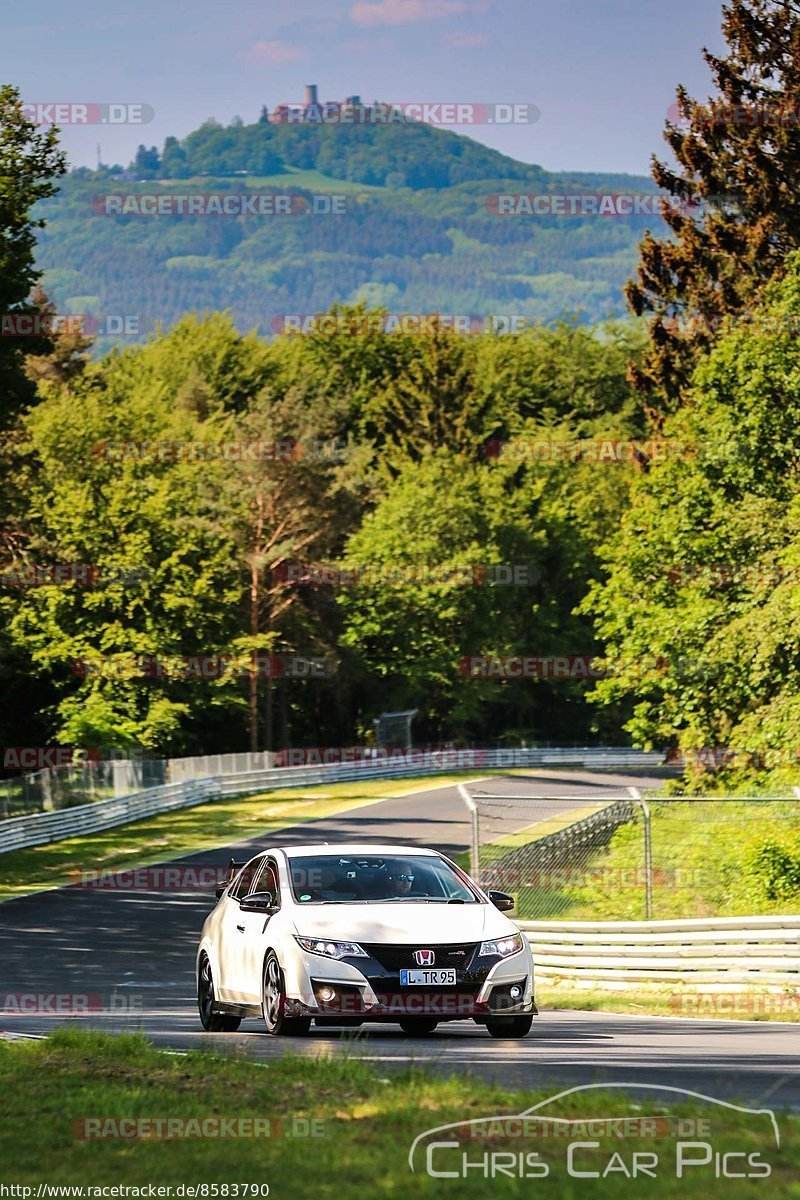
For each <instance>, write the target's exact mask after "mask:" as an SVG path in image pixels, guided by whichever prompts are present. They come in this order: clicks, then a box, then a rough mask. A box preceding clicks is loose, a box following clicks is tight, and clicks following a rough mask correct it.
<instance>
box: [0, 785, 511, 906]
mask: <svg viewBox="0 0 800 1200" xmlns="http://www.w3.org/2000/svg"><path fill="white" fill-rule="evenodd" d="M495 774H499V772H495ZM483 777H484V776H481V778H483ZM474 778H475V772H474V771H473V772H469V771H463V772H456V773H454V774H452V775H436V776H420V777H419V778H414V779H365V780H358V781H352V782H349V783H335V784H327V785H325V786H323V787H310V788H284V789H283V790H280V791H271V792H267V793H262V794H261V795H258V796H240V797H238V798H235V799H233V798H232V799H226V800H214V801H211V802H209V803H208V804H200V805H198V806H197V807H196V808H182V809H178V810H176V811H175V812H170V813H162V814H161V815H159V816H156V817H148V818H146V819H145V820H143V821H134V822H132V823H131V824H129V825H118V826H117V827H116V828H114V829H107V830H105V831H103V832H100V833H92V834H87V835H86V836H85V837H76V838H69V839H67V840H65V841H62V842H52V843H50V844H48V845H44V846H30V847H28V848H27V849H25V850H13V851H11V852H9V853H8V854H1V855H0V901H2V900H9V899H12V898H13V897H14V896H22V895H26V894H27V893H29V892H38V891H42V890H43V889H46V888H52V887H59V886H62V885H64V884H66V883H69V881H70V872H72V873H73V874H74V873H76V872H79V871H81V870H83V869H89V868H91V869H92V870H101V871H111V870H122V869H126V870H128V869H133V868H135V867H146V866H152V865H154V864H156V863H162V862H166V861H169V860H170V859H174V858H178V857H179V856H181V855H184V854H192V853H196V852H197V851H200V850H213V849H215V848H216V847H218V846H219V847H224V846H228V845H230V844H231V843H232V842H240V841H244V840H245V839H247V838H253V837H256V836H258V835H260V834H263V833H270V832H273V831H275V830H278V829H285V828H286V826H287V825H296V824H299V823H300V822H303V821H318V820H320V819H321V818H323V817H330V816H334V815H335V814H336V813H339V812H343V811H344V810H345V809H348V808H358V807H360V806H361V805H364V804H371V803H372V802H373V801H375V800H381V799H388V798H389V797H391V796H402V795H407V794H409V793H412V792H417V791H420V792H421V791H427V790H430V789H432V788H439V787H447V786H448V785H449V784H453V783H462V782H464V781H465V780H467V779H474Z"/></svg>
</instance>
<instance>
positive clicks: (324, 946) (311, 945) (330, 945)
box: [296, 937, 369, 958]
mask: <svg viewBox="0 0 800 1200" xmlns="http://www.w3.org/2000/svg"><path fill="white" fill-rule="evenodd" d="M296 940H297V942H298V943H299V945H301V946H302V947H303V949H304V950H308V951H309V952H310V953H311V954H321V955H323V957H324V958H369V955H368V954H367V952H366V950H362V949H361V947H360V946H359V945H358V943H357V942H329V941H326V940H325V939H324V938H310V937H298V938H297V939H296Z"/></svg>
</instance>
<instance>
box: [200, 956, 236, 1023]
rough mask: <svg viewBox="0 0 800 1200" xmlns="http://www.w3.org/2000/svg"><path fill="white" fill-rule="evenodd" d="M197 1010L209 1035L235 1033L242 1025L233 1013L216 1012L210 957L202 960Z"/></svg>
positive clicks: (204, 957)
mask: <svg viewBox="0 0 800 1200" xmlns="http://www.w3.org/2000/svg"><path fill="white" fill-rule="evenodd" d="M197 1009H198V1012H199V1013H200V1024H201V1025H202V1026H203V1029H206V1030H208V1032H209V1033H235V1032H236V1030H237V1029H238V1028H239V1026H240V1025H241V1023H242V1018H241V1017H236V1016H234V1015H233V1013H221V1012H215V1011H214V976H213V975H212V974H211V963H210V962H209V961H208V955H206V954H204V955H203V957H202V958H201V959H200V970H199V971H198V974H197Z"/></svg>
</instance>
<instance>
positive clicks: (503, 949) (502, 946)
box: [478, 933, 522, 958]
mask: <svg viewBox="0 0 800 1200" xmlns="http://www.w3.org/2000/svg"><path fill="white" fill-rule="evenodd" d="M521 949H522V934H521V933H510V934H509V935H508V936H507V937H501V938H492V939H491V941H488V942H481V946H480V950H479V951H478V954H479V955H480V957H481V958H509V957H510V956H511V955H512V954H519V952H520V950H521Z"/></svg>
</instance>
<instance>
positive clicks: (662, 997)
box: [536, 981, 800, 1023]
mask: <svg viewBox="0 0 800 1200" xmlns="http://www.w3.org/2000/svg"><path fill="white" fill-rule="evenodd" d="M640 989H641V990H636V988H635V987H633V988H625V989H624V990H620V991H605V990H603V988H601V987H597V988H592V989H591V990H589V989H586V988H585V987H584V989H583V990H582V989H581V988H580V987H577V986H573V985H571V984H570V983H566V982H563V981H562V982H561V983H558V984H542V983H537V985H536V1003H537V1004H538V1005H539V1007H540V1008H542V1009H544V1008H547V1009H551V1010H554V1011H558V1010H564V1011H572V1010H575V1009H579V1010H581V1011H583V1012H607V1013H627V1014H630V1015H633V1016H643V1017H690V1018H693V1019H698V1020H707V1021H708V1020H711V1021H781V1022H789V1023H797V1022H800V988H797V989H791V990H787V991H786V992H782V993H776V994H773V993H770V992H766V991H752V992H742V993H723V992H709V993H707V994H701V993H697V992H695V991H694V990H693V989H691V988H685V989H684V990H681V985H680V984H678V983H676V984H672V985H671V986H664V985H663V984H658V985H657V984H654V985H653V986H652V987H647V986H646V985H640Z"/></svg>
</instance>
